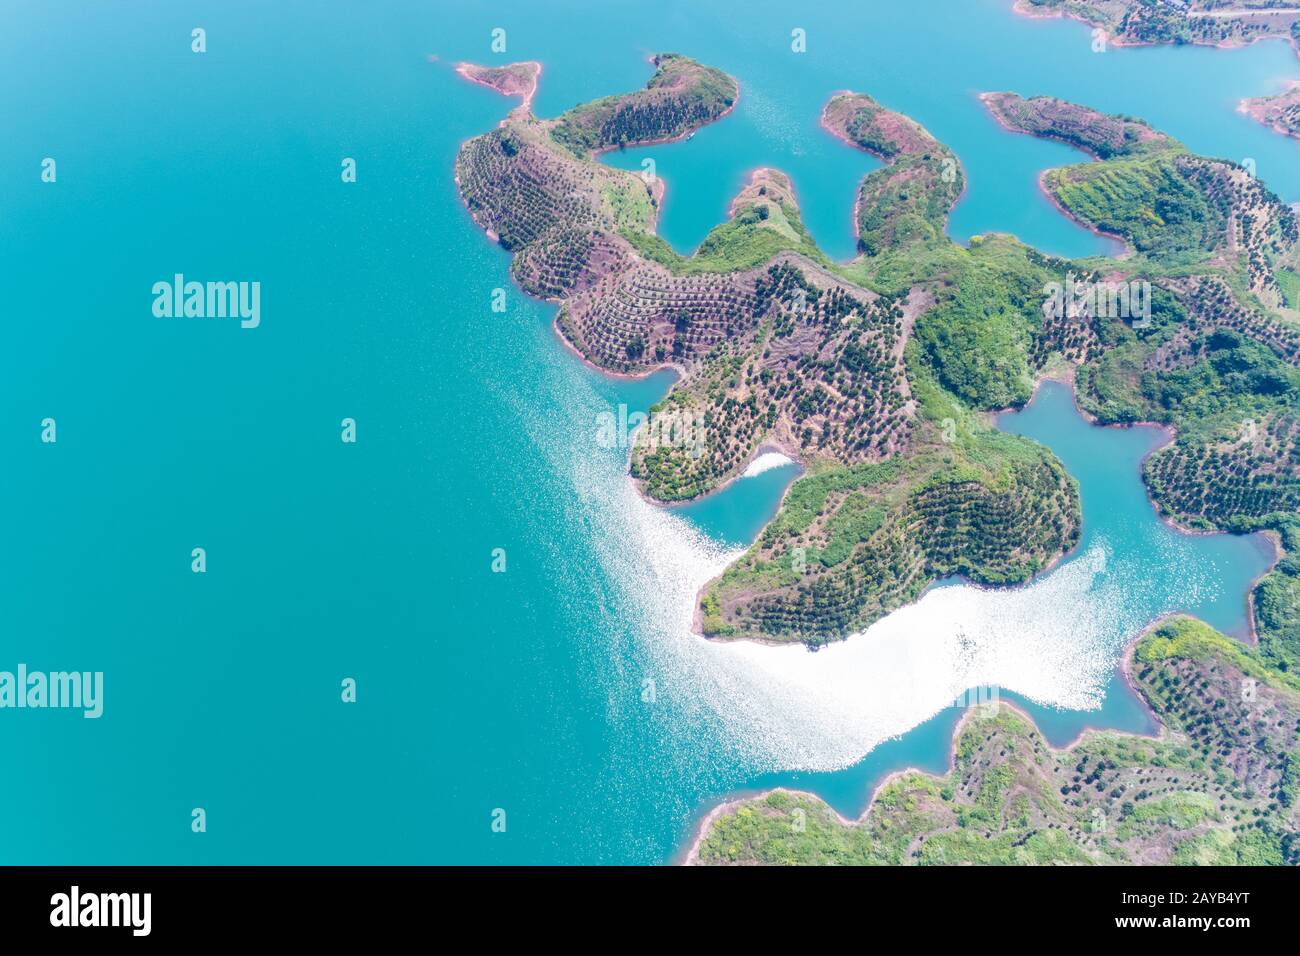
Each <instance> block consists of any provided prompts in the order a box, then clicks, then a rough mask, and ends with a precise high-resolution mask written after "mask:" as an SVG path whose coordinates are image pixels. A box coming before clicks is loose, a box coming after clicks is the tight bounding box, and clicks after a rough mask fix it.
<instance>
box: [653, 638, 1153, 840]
mask: <svg viewBox="0 0 1300 956" xmlns="http://www.w3.org/2000/svg"><path fill="white" fill-rule="evenodd" d="M1178 616H1179V615H1178V614H1177V613H1168V614H1162V615H1161V616H1160V617H1158V618H1156V620H1154V621H1152V622H1151V623H1150V624H1148V625H1147V626H1146V627H1145V628H1143V629H1142V631H1141V632H1140V633H1139V634H1138V635H1137V636H1135V637H1134V638H1133V639H1132V640H1130V641H1129V642H1128V644H1126V645H1125V648H1124V654H1123V657H1122V658H1121V662H1120V667H1119V671H1120V673H1121V674H1122V675H1123V677H1124V680H1125V682H1126V683H1127V684H1128V687H1129V689H1130V690H1131V691H1132V692H1133V696H1134V697H1136V698H1137V699H1138V701H1140V702H1141V704H1142V707H1143V709H1144V710H1145V712H1146V713H1147V715H1148V716H1149V717H1150V718H1151V720H1152V722H1153V723H1154V725H1155V728H1156V730H1155V732H1154V733H1150V734H1141V733H1134V732H1132V731H1127V730H1110V729H1105V728H1099V727H1091V726H1088V725H1085V726H1084V727H1083V728H1082V729H1081V730H1080V731H1079V733H1078V735H1077V736H1076V737H1075V738H1074V739H1073V740H1071V741H1070V742H1069V743H1068V744H1066V745H1065V746H1063V747H1053V746H1052V745H1051V744H1050V743H1047V738H1046V735H1045V734H1043V731H1042V729H1041V728H1040V727H1039V726H1038V722H1037V721H1036V720H1034V718H1033V717H1032V716H1031V715H1030V714H1029V713H1028V712H1027V711H1026V710H1025V709H1024V708H1023V707H1021V706H1019V705H1018V704H1014V703H1012V702H1010V701H1007V700H999V701H998V707H1006V708H1008V709H1009V710H1011V711H1013V712H1015V713H1016V714H1018V715H1019V716H1020V717H1021V718H1022V719H1023V720H1024V721H1025V722H1026V723H1028V724H1029V726H1031V727H1033V728H1034V730H1035V732H1037V733H1038V734H1039V735H1040V736H1043V740H1044V743H1046V745H1047V748H1048V749H1049V750H1051V751H1052V752H1053V753H1055V754H1067V753H1069V752H1070V751H1072V750H1074V749H1075V748H1077V747H1078V746H1079V745H1080V744H1081V743H1082V742H1083V741H1084V739H1085V738H1086V737H1087V736H1088V735H1089V734H1114V735H1116V736H1121V737H1133V738H1137V739H1140V740H1160V739H1163V738H1164V737H1165V736H1167V734H1168V727H1167V726H1166V725H1165V723H1164V721H1162V720H1161V719H1160V718H1159V716H1158V715H1157V714H1156V712H1155V711H1154V710H1153V709H1152V707H1151V704H1150V702H1149V701H1147V699H1146V698H1145V697H1144V696H1143V695H1142V694H1141V692H1140V691H1139V690H1138V688H1137V685H1136V684H1134V683H1133V677H1132V673H1131V667H1132V660H1133V655H1134V654H1135V652H1136V650H1137V646H1138V644H1139V643H1140V642H1141V641H1142V640H1143V639H1144V638H1145V637H1146V636H1147V635H1148V634H1150V633H1152V632H1153V631H1155V629H1156V628H1158V627H1160V625H1162V624H1163V623H1164V622H1165V621H1167V620H1169V619H1170V618H1172V617H1178ZM976 716H977V707H967V708H966V711H965V713H963V714H962V715H961V717H959V718H958V719H957V723H956V724H955V725H954V726H953V730H952V738H951V740H950V741H949V743H948V766H947V769H946V770H945V771H944V773H943V774H942V775H941V774H934V773H930V772H928V771H925V770H920V769H918V768H916V767H911V766H908V767H902V768H900V769H898V770H893V771H890V772H889V773H888V774H886V775H885V776H884V777H882V778H881V780H880V782H879V783H877V784H876V785H875V786H874V787H872V790H871V795H870V797H868V799H867V805H866V808H865V809H864V810H863V811H862V813H861V814H860V815H859V816H858V817H857V819H849V818H848V817H846V816H844V815H843V814H841V813H840V812H839V811H837V810H835V809H834V808H833V807H831V806H830V804H828V803H826V801H825V800H824V799H822V798H821V797H820V796H818V795H817V794H815V793H813V792H812V791H809V790H795V789H792V788H790V787H772V788H770V789H767V790H761V791H758V792H756V793H753V792H751V793H749V794H748V795H741V796H730V797H728V798H727V799H726V800H724V801H722V802H721V803H718V804H716V805H715V806H713V807H712V808H711V809H710V810H709V811H708V812H707V813H705V814H704V815H703V816H701V817H700V819H699V821H698V822H697V823H696V824H695V825H694V826H693V827H692V828H691V830H692V838H691V842H690V845H689V849H688V850H687V852H686V853H685V855H684V856H683V855H682V854H677V856H678V857H679V860H680V862H678V863H677V864H676V865H678V866H698V865H700V863H699V856H700V848H701V846H703V844H704V841H705V839H707V838H708V835H709V832H710V830H711V829H712V828H713V825H714V824H715V823H716V822H717V820H718V818H719V817H721V816H722V815H723V814H725V813H727V812H728V811H729V810H731V809H734V808H736V807H739V806H741V805H743V804H745V803H747V802H749V801H751V800H755V799H762V798H765V797H767V796H769V795H771V794H773V793H787V794H790V795H791V796H796V797H802V798H806V799H810V800H814V801H816V802H818V803H821V804H824V805H825V806H826V808H827V809H828V810H830V812H831V814H833V815H834V817H835V818H836V819H837V820H838V821H839V823H840V824H841V825H843V826H862V825H863V824H865V823H866V821H867V817H868V815H869V814H870V813H871V810H872V808H873V807H874V806H875V805H876V801H877V799H879V797H880V794H881V793H882V792H883V791H884V789H885V788H886V787H888V786H889V785H890V784H892V783H894V782H895V781H896V780H898V779H899V778H901V777H905V776H907V775H909V774H919V775H921V776H923V777H927V778H929V779H930V780H933V781H939V780H942V779H943V776H946V775H948V774H951V773H953V772H955V771H956V769H957V743H958V741H959V740H960V739H961V735H962V732H963V731H964V730H965V729H966V726H967V724H969V723H970V721H971V720H973V719H975V718H976ZM913 729H915V728H913ZM895 739H896V738H895Z"/></svg>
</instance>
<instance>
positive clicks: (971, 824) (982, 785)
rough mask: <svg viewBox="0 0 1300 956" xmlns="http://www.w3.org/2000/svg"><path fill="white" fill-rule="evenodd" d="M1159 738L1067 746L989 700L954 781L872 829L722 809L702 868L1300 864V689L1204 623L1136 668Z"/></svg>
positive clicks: (970, 725) (799, 806) (1177, 624)
mask: <svg viewBox="0 0 1300 956" xmlns="http://www.w3.org/2000/svg"><path fill="white" fill-rule="evenodd" d="M1129 672H1130V677H1131V680H1132V683H1133V685H1134V687H1135V688H1136V689H1137V691H1138V693H1139V694H1141V696H1142V697H1143V698H1144V699H1145V700H1146V702H1147V703H1148V704H1149V705H1150V706H1151V708H1152V710H1153V711H1154V712H1155V714H1156V715H1157V717H1158V718H1159V719H1160V721H1161V724H1162V728H1161V730H1160V733H1159V735H1158V736H1157V737H1155V738H1149V737H1137V736H1131V735H1127V734H1121V733H1117V732H1097V731H1088V732H1087V733H1085V734H1084V736H1083V737H1082V738H1081V739H1080V740H1079V741H1078V742H1077V743H1076V744H1074V745H1073V746H1072V747H1070V748H1069V749H1067V750H1054V749H1052V747H1050V746H1049V745H1048V743H1047V742H1046V741H1045V740H1044V739H1043V737H1042V735H1041V734H1040V733H1039V731H1038V730H1037V728H1036V727H1035V726H1034V725H1033V722H1032V721H1031V720H1030V719H1029V718H1028V717H1026V716H1025V715H1024V714H1023V713H1022V712H1020V711H1019V710H1016V709H1014V708H1011V707H1009V706H1008V705H1006V704H996V703H995V704H983V705H980V706H979V707H976V708H973V709H972V710H970V711H968V712H967V714H966V715H965V716H964V717H963V720H962V721H961V723H960V724H959V725H958V728H957V731H956V735H955V740H954V746H953V769H952V771H951V772H949V773H948V774H945V775H943V776H941V777H935V776H930V775H928V774H924V773H919V772H916V771H909V772H905V773H902V774H899V775H896V776H894V777H892V778H891V779H890V780H888V781H887V782H886V783H885V784H884V785H883V786H881V787H880V789H879V790H878V791H877V792H876V794H875V795H874V798H873V799H872V801H871V805H870V806H869V808H868V810H867V812H866V813H865V814H864V816H863V817H862V819H861V820H859V821H852V822H851V821H847V820H844V819H842V818H840V817H838V816H837V815H836V814H835V813H834V812H833V811H832V810H831V809H830V808H829V807H828V806H827V805H826V804H825V803H823V802H822V801H821V800H819V799H817V798H816V797H813V796H811V795H809V794H802V793H795V792H791V791H786V790H777V791H772V792H770V793H767V794H764V795H762V796H758V797H754V798H751V799H748V800H743V801H740V802H738V803H736V804H733V805H730V806H727V807H724V808H722V809H721V810H720V811H719V812H717V813H716V814H715V815H714V816H713V817H712V818H711V819H710V820H709V821H708V822H707V823H706V825H705V828H704V832H703V833H702V834H701V836H700V839H699V840H698V841H697V843H696V845H695V847H694V849H693V851H692V853H691V858H690V861H689V862H692V863H695V864H703V865H735V864H784V865H791V864H796V865H797V864H821V865H825V864H840V865H853V864H890V865H936V864H939V865H942V864H949V865H952V864H1040V865H1041V864H1076V865H1079V864H1083V865H1087V864H1111V865H1114V864H1125V865H1127V864H1148V865H1149V864H1193V865H1207V864H1250V865H1269V864H1272V865H1280V864H1291V865H1295V864H1298V863H1300V808H1298V807H1297V801H1298V800H1300V748H1298V747H1297V738H1298V737H1300V681H1298V680H1297V678H1296V676H1295V675H1293V674H1291V673H1288V672H1286V671H1282V670H1280V669H1278V668H1277V667H1275V666H1273V665H1272V664H1271V663H1270V662H1269V661H1268V660H1267V659H1266V658H1265V657H1263V656H1262V655H1261V654H1260V653H1258V652H1256V651H1254V650H1251V649H1249V648H1245V647H1243V646H1242V645H1240V644H1238V643H1237V642H1236V641H1233V640H1232V639H1231V638H1228V637H1225V636H1223V635H1221V634H1218V633H1217V632H1215V631H1213V630H1212V629H1211V628H1209V627H1208V626H1206V625H1205V624H1202V623H1200V622H1198V621H1195V620H1192V619H1190V618H1176V619H1172V620H1170V621H1167V622H1165V623H1164V624H1162V625H1160V626H1158V627H1156V628H1155V629H1153V631H1152V632H1151V633H1149V634H1148V635H1146V636H1144V637H1143V638H1142V639H1141V640H1140V641H1139V642H1138V644H1137V646H1136V649H1135V651H1134V653H1133V656H1132V659H1131V661H1130V666H1129Z"/></svg>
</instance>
